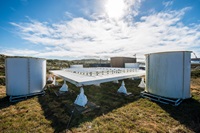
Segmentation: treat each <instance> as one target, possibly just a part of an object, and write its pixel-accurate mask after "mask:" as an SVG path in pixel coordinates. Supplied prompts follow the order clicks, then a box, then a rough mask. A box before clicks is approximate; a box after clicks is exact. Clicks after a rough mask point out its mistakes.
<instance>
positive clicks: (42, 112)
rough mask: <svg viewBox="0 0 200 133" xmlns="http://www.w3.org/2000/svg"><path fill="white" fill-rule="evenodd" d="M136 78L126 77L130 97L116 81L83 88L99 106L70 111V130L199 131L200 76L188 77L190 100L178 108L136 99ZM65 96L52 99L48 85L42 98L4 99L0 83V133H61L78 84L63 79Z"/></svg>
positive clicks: (3, 89)
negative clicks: (82, 112)
mask: <svg viewBox="0 0 200 133" xmlns="http://www.w3.org/2000/svg"><path fill="white" fill-rule="evenodd" d="M139 82H140V81H139V80H134V81H132V80H125V84H126V88H127V90H128V92H132V93H133V94H134V95H133V96H132V97H125V96H121V95H118V94H117V93H116V91H117V89H118V88H119V87H120V84H115V83H112V82H110V83H104V84H101V87H97V86H93V85H91V86H85V87H84V90H85V94H86V95H87V97H88V100H89V101H91V102H93V103H95V104H97V105H99V106H100V108H98V109H94V110H92V111H90V112H87V113H85V114H79V113H78V112H75V115H74V116H73V117H72V121H71V123H70V125H69V131H71V132H91V133H95V132H120V133H121V132H141V133H146V132H147V133H154V132H161V133H166V132H169V133H174V132H181V133H192V132H200V113H199V112H200V78H194V79H192V80H191V84H192V85H191V92H192V98H191V99H188V100H185V101H184V102H183V103H181V105H180V106H178V107H174V106H171V105H165V104H160V103H156V102H152V101H150V100H148V99H143V98H140V96H139V94H140V92H141V91H142V89H140V88H138V87H137V85H138V84H139ZM68 86H69V89H70V90H73V92H71V93H70V94H66V95H62V96H59V97H57V96H56V95H55V94H54V91H58V89H59V87H50V88H48V89H47V90H46V95H45V96H35V97H30V98H28V99H27V100H24V101H21V102H18V103H9V102H8V98H7V97H5V87H4V86H1V87H0V132H65V129H66V127H67V124H68V120H69V118H70V113H71V110H72V109H73V108H71V107H72V105H73V102H74V100H75V99H76V96H77V94H79V89H80V88H78V87H76V86H74V85H72V84H70V83H68Z"/></svg>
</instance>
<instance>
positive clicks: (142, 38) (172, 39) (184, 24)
mask: <svg viewBox="0 0 200 133" xmlns="http://www.w3.org/2000/svg"><path fill="white" fill-rule="evenodd" d="M199 7H200V0H170V1H167V0H163V1H162V0H159V1H155V0H0V54H5V55H16V56H33V57H42V58H54V59H67V60H71V59H83V58H97V59H98V58H103V59H108V58H109V57H113V56H127V57H131V56H133V55H134V54H137V56H138V57H141V58H144V54H147V53H153V52H162V51H182V50H189V51H193V52H195V53H196V55H197V56H198V57H200V8H199ZM192 57H194V56H193V55H192Z"/></svg>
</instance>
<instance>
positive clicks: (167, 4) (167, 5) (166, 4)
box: [163, 0, 174, 7]
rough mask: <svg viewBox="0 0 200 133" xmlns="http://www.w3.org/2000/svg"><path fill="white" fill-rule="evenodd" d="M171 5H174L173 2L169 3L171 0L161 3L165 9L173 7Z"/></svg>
mask: <svg viewBox="0 0 200 133" xmlns="http://www.w3.org/2000/svg"><path fill="white" fill-rule="evenodd" d="M173 3H174V2H173V1H171V0H170V1H164V2H163V5H164V6H165V7H169V6H171V5H173Z"/></svg>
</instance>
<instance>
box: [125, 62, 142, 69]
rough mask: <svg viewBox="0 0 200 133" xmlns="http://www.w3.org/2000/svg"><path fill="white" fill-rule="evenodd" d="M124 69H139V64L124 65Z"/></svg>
mask: <svg viewBox="0 0 200 133" xmlns="http://www.w3.org/2000/svg"><path fill="white" fill-rule="evenodd" d="M125 68H136V69H139V63H125Z"/></svg>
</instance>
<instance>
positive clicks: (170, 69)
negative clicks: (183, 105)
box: [145, 51, 191, 99]
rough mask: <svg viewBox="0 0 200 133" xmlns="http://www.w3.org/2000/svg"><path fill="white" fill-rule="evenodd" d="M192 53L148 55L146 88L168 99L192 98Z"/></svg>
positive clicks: (149, 91) (147, 90)
mask: <svg viewBox="0 0 200 133" xmlns="http://www.w3.org/2000/svg"><path fill="white" fill-rule="evenodd" d="M190 58H191V51H175V52H162V53H152V54H146V88H145V91H146V92H148V93H151V94H155V95H159V96H163V97H167V98H174V99H176V98H180V99H186V98H190V97H191V94H190V68H191V62H190Z"/></svg>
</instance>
